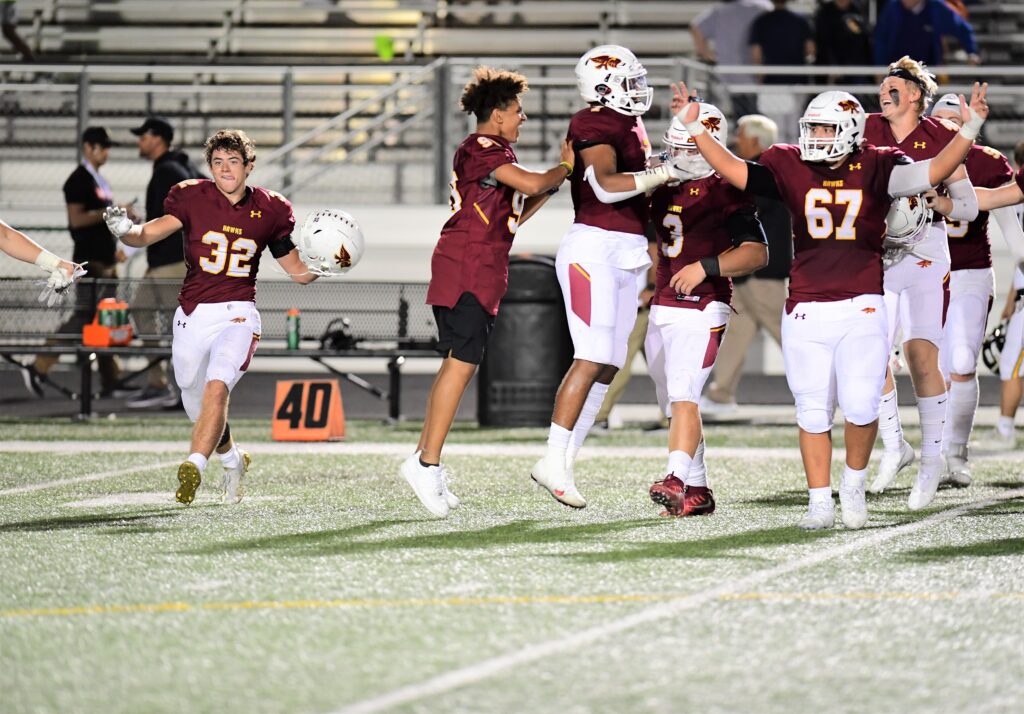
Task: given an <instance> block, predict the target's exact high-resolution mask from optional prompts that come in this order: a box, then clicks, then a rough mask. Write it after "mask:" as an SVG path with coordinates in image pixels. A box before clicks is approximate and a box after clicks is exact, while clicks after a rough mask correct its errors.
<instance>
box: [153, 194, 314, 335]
mask: <svg viewBox="0 0 1024 714" xmlns="http://www.w3.org/2000/svg"><path fill="white" fill-rule="evenodd" d="M164 213H166V214H167V215H169V216H174V217H175V218H177V219H178V220H179V221H181V224H182V226H184V229H183V231H182V232H183V233H184V236H185V264H186V266H187V267H188V273H187V274H186V275H185V282H184V283H183V284H182V286H181V294H180V295H178V302H180V303H181V307H182V309H184V310H185V314H186V315H191V314H192V311H193V310H195V309H196V305H198V304H200V303H211V302H231V301H234V300H238V301H244V302H253V301H254V300H255V299H256V270H257V269H258V268H259V264H260V256H261V255H262V253H263V249H264V248H266V247H267V244H268V243H270V242H272V241H275V240H280V239H282V238H288V237H290V236H291V234H292V230H293V229H294V228H295V216H294V215H293V214H292V204H291V203H290V202H289V201H288V199H286V198H285V197H284V196H282V195H281V194H279V193H275V192H274V191H269V190H267V189H265V188H259V187H257V186H247V187H246V189H245V196H244V197H243V198H242V200H241V201H239V202H238V203H236V204H235V205H233V206H232V205H231V203H230V202H229V201H228V199H227V198H226V197H225V196H224V194H222V193H221V192H220V191H219V190H218V189H217V186H216V184H214V182H213V181H211V180H209V179H188V180H187V181H182V182H181V183H179V184H178V185H177V186H175V187H174V188H172V189H171V191H170V193H168V194H167V198H166V199H165V200H164Z"/></svg>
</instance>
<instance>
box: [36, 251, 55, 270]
mask: <svg viewBox="0 0 1024 714" xmlns="http://www.w3.org/2000/svg"><path fill="white" fill-rule="evenodd" d="M35 264H36V265H38V266H39V267H40V268H42V269H43V270H49V271H50V272H51V273H52V272H53V271H54V270H56V269H57V268H59V267H60V258H58V257H57V256H55V255H54V254H53V253H51V252H50V251H48V250H41V251H39V255H37V256H36V259H35Z"/></svg>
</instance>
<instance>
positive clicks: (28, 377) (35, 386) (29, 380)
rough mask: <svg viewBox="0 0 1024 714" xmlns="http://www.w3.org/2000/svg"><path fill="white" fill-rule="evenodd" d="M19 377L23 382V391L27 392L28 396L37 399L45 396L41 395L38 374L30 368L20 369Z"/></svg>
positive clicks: (41, 386)
mask: <svg viewBox="0 0 1024 714" xmlns="http://www.w3.org/2000/svg"><path fill="white" fill-rule="evenodd" d="M21 377H22V379H24V380H25V389H27V390H28V392H29V394H31V395H32V396H33V397H38V398H39V399H42V398H43V397H44V396H45V395H44V394H43V380H41V379H40V378H39V373H38V372H36V371H35V370H34V369H32V368H31V367H22V368H21Z"/></svg>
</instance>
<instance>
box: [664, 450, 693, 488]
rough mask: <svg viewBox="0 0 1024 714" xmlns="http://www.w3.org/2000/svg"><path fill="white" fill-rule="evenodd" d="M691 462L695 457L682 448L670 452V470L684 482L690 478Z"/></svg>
mask: <svg viewBox="0 0 1024 714" xmlns="http://www.w3.org/2000/svg"><path fill="white" fill-rule="evenodd" d="M691 463H693V457H692V456H690V455H689V454H688V453H686V452H685V451H683V450H682V449H678V450H676V451H670V452H668V472H669V473H670V474H672V475H673V476H675V477H676V478H677V479H679V480H680V481H682V482H683V483H687V481H686V479H687V478H689V473H690V464H691Z"/></svg>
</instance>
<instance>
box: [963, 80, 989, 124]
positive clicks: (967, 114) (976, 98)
mask: <svg viewBox="0 0 1024 714" xmlns="http://www.w3.org/2000/svg"><path fill="white" fill-rule="evenodd" d="M987 92H988V82H984V83H981V84H979V83H978V82H975V83H974V86H973V87H972V88H971V101H970V103H968V102H967V100H966V99H964V95H962V94H961V95H960V118H961V119H962V120H963V123H964V124H966V123H967V122H969V121H970V120H971V119H972V118H973V117H974V116H977V117H979V118H980V119H981V120H982V121H984V120H985V119H988V102H987V101H986V100H985V95H986V93H987ZM972 111H973V114H972V113H971V112H972Z"/></svg>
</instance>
